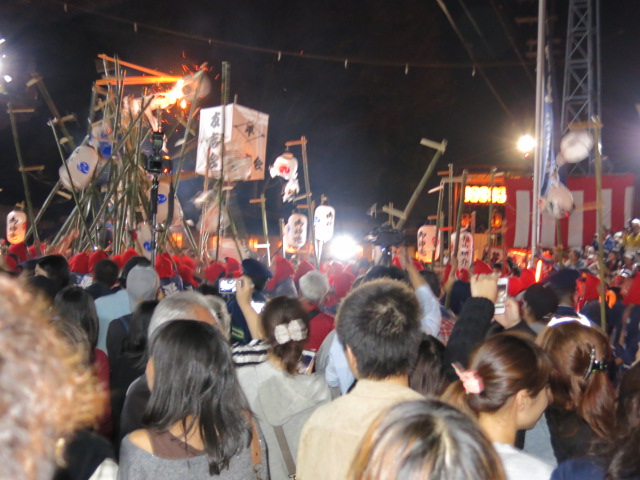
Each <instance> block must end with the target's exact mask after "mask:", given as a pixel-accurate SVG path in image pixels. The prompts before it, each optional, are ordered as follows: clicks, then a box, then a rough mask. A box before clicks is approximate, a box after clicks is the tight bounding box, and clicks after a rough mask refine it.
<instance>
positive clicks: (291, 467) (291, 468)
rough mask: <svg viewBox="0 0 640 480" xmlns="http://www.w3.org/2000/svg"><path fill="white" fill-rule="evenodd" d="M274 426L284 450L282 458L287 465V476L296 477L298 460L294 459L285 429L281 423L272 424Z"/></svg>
mask: <svg viewBox="0 0 640 480" xmlns="http://www.w3.org/2000/svg"><path fill="white" fill-rule="evenodd" d="M272 427H273V433H275V434H276V439H277V440H278V446H279V447H280V451H281V452H282V458H283V459H284V463H285V465H286V466H287V476H288V477H289V478H296V462H294V461H293V455H291V449H290V448H289V442H287V437H286V436H285V434H284V429H283V428H282V426H281V425H278V426H275V425H272Z"/></svg>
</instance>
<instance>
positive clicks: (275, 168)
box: [269, 152, 298, 180]
mask: <svg viewBox="0 0 640 480" xmlns="http://www.w3.org/2000/svg"><path fill="white" fill-rule="evenodd" d="M269 173H270V174H271V178H274V177H282V178H284V179H285V180H291V179H292V178H297V176H298V159H297V158H296V157H294V156H293V154H292V153H290V152H284V153H283V154H282V155H280V156H279V157H278V158H276V160H275V162H273V165H271V168H269Z"/></svg>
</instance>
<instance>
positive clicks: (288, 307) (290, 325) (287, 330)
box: [260, 277, 309, 374]
mask: <svg viewBox="0 0 640 480" xmlns="http://www.w3.org/2000/svg"><path fill="white" fill-rule="evenodd" d="M303 278H304V277H303ZM260 317H261V319H262V328H263V330H264V336H265V340H266V341H267V342H268V343H269V345H270V347H271V351H272V352H273V354H274V355H275V356H276V357H277V358H279V359H280V360H282V363H283V365H284V368H285V370H286V371H287V372H288V373H290V374H294V373H296V368H297V366H298V361H299V360H300V356H301V355H302V350H303V348H304V344H305V343H306V341H307V337H308V333H309V316H308V315H307V312H306V311H305V309H304V307H303V306H302V304H301V303H300V302H299V301H298V300H297V299H294V298H289V297H276V298H274V299H272V300H270V301H269V302H268V303H267V304H266V306H265V307H264V310H262V313H261V315H260Z"/></svg>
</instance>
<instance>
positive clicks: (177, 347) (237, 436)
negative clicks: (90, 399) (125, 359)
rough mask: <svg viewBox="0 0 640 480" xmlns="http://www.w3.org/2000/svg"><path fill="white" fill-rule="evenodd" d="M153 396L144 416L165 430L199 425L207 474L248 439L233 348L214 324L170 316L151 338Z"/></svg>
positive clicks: (146, 421)
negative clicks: (232, 354)
mask: <svg viewBox="0 0 640 480" xmlns="http://www.w3.org/2000/svg"><path fill="white" fill-rule="evenodd" d="M149 355H150V357H151V360H152V361H153V371H154V376H153V384H152V387H151V397H150V399H149V404H148V406H147V410H146V411H145V415H144V419H143V422H144V424H145V425H147V426H149V427H152V428H156V429H158V430H161V431H166V430H168V429H169V428H170V427H172V426H173V425H174V424H176V423H177V422H180V421H184V422H186V428H185V430H186V431H189V430H190V429H191V428H192V427H194V426H195V427H196V428H198V429H199V432H200V435H201V437H202V440H203V443H204V450H205V451H206V453H207V456H208V457H209V470H210V474H216V475H217V474H219V473H220V472H221V471H222V470H223V469H225V468H227V467H228V465H229V461H230V460H231V458H233V457H234V456H235V455H237V454H238V453H239V452H240V451H241V450H242V449H243V448H245V447H246V445H247V439H248V438H249V437H248V434H249V432H250V427H249V422H248V418H249V417H248V416H247V414H248V412H249V408H248V405H247V402H246V399H245V397H244V394H243V393H242V390H241V388H240V385H239V383H238V380H237V377H236V373H235V367H234V364H233V360H232V356H231V349H230V348H229V346H228V345H227V342H226V340H225V339H224V337H223V336H222V333H220V332H219V331H218V330H217V329H216V328H215V327H213V326H212V325H209V324H207V323H204V322H200V321H195V320H182V321H171V322H168V323H166V324H165V325H163V326H162V327H161V328H159V329H158V331H157V332H156V333H155V335H154V336H153V337H152V338H151V344H150V349H149Z"/></svg>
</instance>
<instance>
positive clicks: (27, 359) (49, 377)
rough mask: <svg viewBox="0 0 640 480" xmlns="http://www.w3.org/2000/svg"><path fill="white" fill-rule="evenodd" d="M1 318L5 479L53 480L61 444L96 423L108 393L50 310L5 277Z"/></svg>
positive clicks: (0, 279)
mask: <svg viewBox="0 0 640 480" xmlns="http://www.w3.org/2000/svg"><path fill="white" fill-rule="evenodd" d="M0 318H1V319H2V321H1V322H0V364H1V365H2V368H0V425H2V432H3V434H2V435H1V436H0V451H1V452H2V473H1V474H0V476H2V478H11V479H17V478H51V476H52V473H53V467H54V453H55V443H56V440H57V439H58V438H60V437H65V436H66V435H68V434H70V433H71V432H73V431H75V430H76V429H78V428H83V427H85V426H87V427H88V426H90V425H92V424H94V423H95V421H96V418H97V417H98V416H99V415H101V413H102V409H103V405H104V400H105V399H104V396H103V395H104V394H103V390H102V388H101V386H99V385H98V382H97V380H96V378H95V377H94V376H93V375H92V373H91V372H90V370H88V369H87V368H86V367H85V366H84V365H83V358H82V356H81V355H78V354H77V352H76V351H75V350H74V349H72V348H71V347H70V345H69V344H68V343H67V342H65V340H64V339H63V338H62V337H61V336H60V335H59V334H58V333H57V332H56V330H55V328H54V327H53V326H52V325H51V324H50V323H49V310H48V307H47V306H45V305H44V304H42V303H40V302H39V301H37V300H36V299H34V297H33V296H31V295H30V294H29V293H28V292H27V291H25V290H24V289H23V288H22V287H21V286H20V285H19V284H18V283H17V282H16V281H13V280H10V279H9V278H7V277H4V276H0Z"/></svg>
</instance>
